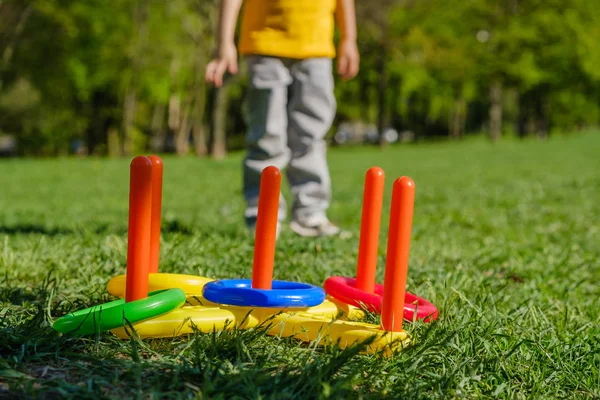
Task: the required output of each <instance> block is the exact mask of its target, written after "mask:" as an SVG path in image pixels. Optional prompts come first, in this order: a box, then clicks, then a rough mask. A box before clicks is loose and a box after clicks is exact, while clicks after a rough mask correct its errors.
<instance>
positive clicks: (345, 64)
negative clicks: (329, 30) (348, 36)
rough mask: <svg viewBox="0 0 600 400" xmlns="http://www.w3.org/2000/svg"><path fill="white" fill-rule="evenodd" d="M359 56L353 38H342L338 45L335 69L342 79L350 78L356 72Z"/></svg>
mask: <svg viewBox="0 0 600 400" xmlns="http://www.w3.org/2000/svg"><path fill="white" fill-rule="evenodd" d="M359 64H360V56H359V54H358V47H357V46H356V41H355V40H342V41H341V42H340V45H339V46H338V60H337V70H338V73H339V74H340V75H341V77H342V79H343V80H348V79H352V78H354V77H355V76H356V74H358V66H359Z"/></svg>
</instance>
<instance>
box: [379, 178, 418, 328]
mask: <svg viewBox="0 0 600 400" xmlns="http://www.w3.org/2000/svg"><path fill="white" fill-rule="evenodd" d="M414 204H415V183H414V182H413V181H412V180H411V179H410V178H409V177H407V176H403V177H401V178H399V179H397V180H396V181H395V182H394V188H393V192H392V208H391V212H390V226H389V233H388V247H387V258H386V264H385V278H384V282H383V305H382V309H381V324H382V327H383V329H384V330H386V331H392V332H400V331H402V317H403V315H404V296H405V293H406V278H407V275H408V254H409V250H410V234H411V227H412V217H413V211H414Z"/></svg>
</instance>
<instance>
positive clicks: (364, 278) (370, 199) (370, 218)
mask: <svg viewBox="0 0 600 400" xmlns="http://www.w3.org/2000/svg"><path fill="white" fill-rule="evenodd" d="M384 184H385V174H384V172H383V170H382V169H381V168H379V167H372V168H370V169H369V170H368V171H367V173H366V176H365V189H364V195H363V207H362V220H361V223H360V241H359V247H358V263H357V266H356V288H357V289H360V290H362V291H364V292H367V293H374V292H375V271H376V269H377V250H378V245H379V229H380V226H381V208H382V206H383V186H384Z"/></svg>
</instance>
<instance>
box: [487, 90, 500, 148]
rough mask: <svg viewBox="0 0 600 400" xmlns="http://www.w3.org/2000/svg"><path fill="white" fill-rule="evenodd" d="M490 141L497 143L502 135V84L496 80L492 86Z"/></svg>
mask: <svg viewBox="0 0 600 400" xmlns="http://www.w3.org/2000/svg"><path fill="white" fill-rule="evenodd" d="M489 133H490V139H491V140H492V141H493V142H496V141H498V140H499V139H500V136H501V135H502V82H501V81H499V80H495V81H493V82H492V84H491V86H490V132H489Z"/></svg>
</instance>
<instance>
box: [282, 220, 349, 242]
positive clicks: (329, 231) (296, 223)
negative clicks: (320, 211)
mask: <svg viewBox="0 0 600 400" xmlns="http://www.w3.org/2000/svg"><path fill="white" fill-rule="evenodd" d="M290 229H291V230H292V231H294V232H295V233H296V234H298V235H300V236H304V237H318V236H338V235H341V236H345V232H344V231H342V230H341V229H340V228H339V227H337V226H336V225H334V224H333V223H332V222H331V221H329V219H327V217H325V216H315V217H311V218H307V219H305V220H299V219H294V220H293V221H292V222H291V223H290Z"/></svg>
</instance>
